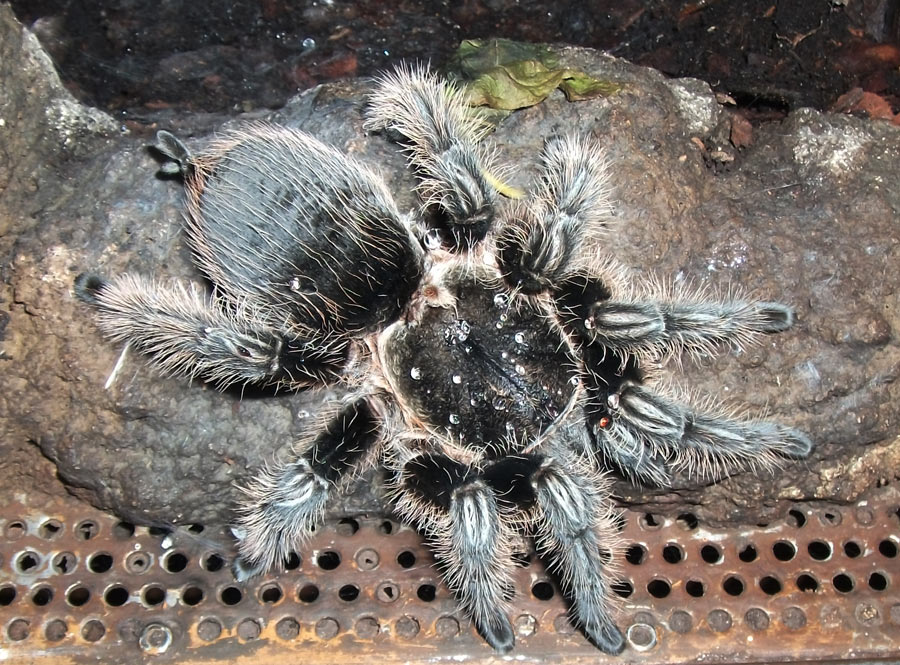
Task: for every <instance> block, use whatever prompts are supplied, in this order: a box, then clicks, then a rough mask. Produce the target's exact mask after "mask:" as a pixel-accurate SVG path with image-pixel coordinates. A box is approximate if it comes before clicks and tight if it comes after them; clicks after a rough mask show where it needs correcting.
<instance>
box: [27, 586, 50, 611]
mask: <svg viewBox="0 0 900 665" xmlns="http://www.w3.org/2000/svg"><path fill="white" fill-rule="evenodd" d="M51 600H53V589H51V588H50V587H48V586H39V587H38V588H36V589H35V590H34V591H33V592H32V594H31V602H32V603H34V604H35V605H37V606H38V607H43V606H45V605H48V604H49V603H50V601H51Z"/></svg>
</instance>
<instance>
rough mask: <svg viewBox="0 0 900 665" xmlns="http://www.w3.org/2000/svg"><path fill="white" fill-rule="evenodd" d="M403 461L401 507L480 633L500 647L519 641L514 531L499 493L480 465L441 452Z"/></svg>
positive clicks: (399, 484)
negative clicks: (511, 601)
mask: <svg viewBox="0 0 900 665" xmlns="http://www.w3.org/2000/svg"><path fill="white" fill-rule="evenodd" d="M401 464H402V466H401V467H400V473H399V474H398V478H397V481H396V486H395V488H394V492H395V500H396V505H397V508H398V510H399V511H400V513H401V514H402V515H403V516H404V517H406V518H407V519H408V520H410V521H411V522H413V523H416V524H418V526H419V528H421V529H422V531H423V532H424V533H425V535H426V536H427V537H428V539H429V541H430V543H431V545H432V547H433V549H434V551H435V555H436V557H437V558H438V559H439V561H440V563H441V564H442V565H443V566H444V570H445V571H446V572H445V575H446V580H447V583H448V585H449V586H450V588H451V589H452V590H453V591H454V592H455V593H456V594H457V596H458V597H459V599H460V602H461V604H462V605H463V607H464V609H465V610H466V611H467V612H468V614H469V615H470V616H471V617H472V620H473V621H474V622H475V626H476V627H477V629H478V631H479V633H481V635H482V636H483V637H484V639H485V640H487V642H488V644H490V645H491V646H492V647H494V649H496V650H497V651H499V652H501V653H505V652H507V651H509V650H510V649H512V647H513V646H514V644H515V634H514V633H513V629H512V625H511V624H510V621H509V617H508V616H507V610H508V602H507V596H508V593H509V592H510V591H511V590H512V589H513V579H512V567H513V563H512V560H511V556H512V549H511V546H510V543H511V539H512V536H513V531H512V527H511V526H510V522H509V520H508V519H506V518H504V517H503V516H501V506H500V504H499V502H498V499H497V495H496V494H495V492H494V490H493V489H492V488H491V487H490V485H489V484H488V482H487V480H486V479H485V478H483V477H480V475H479V473H478V471H477V470H476V469H473V468H472V467H470V466H468V465H466V464H464V463H462V462H459V461H457V460H454V459H452V458H450V457H448V456H446V455H443V454H439V453H424V454H419V455H415V456H412V457H411V458H410V459H408V460H407V461H405V462H403V463H401Z"/></svg>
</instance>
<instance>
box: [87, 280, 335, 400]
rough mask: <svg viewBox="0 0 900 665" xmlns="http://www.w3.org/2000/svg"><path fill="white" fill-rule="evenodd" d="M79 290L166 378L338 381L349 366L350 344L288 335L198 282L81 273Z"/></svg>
mask: <svg viewBox="0 0 900 665" xmlns="http://www.w3.org/2000/svg"><path fill="white" fill-rule="evenodd" d="M75 292H76V294H77V295H78V297H79V298H81V299H82V300H84V301H85V302H88V303H89V304H91V305H93V306H94V308H95V309H96V310H97V322H98V325H99V327H100V329H101V331H102V332H103V333H104V334H105V335H106V336H107V337H109V338H111V339H113V340H116V341H124V342H126V343H128V344H129V345H131V346H132V347H133V348H135V349H137V350H139V351H141V352H142V353H146V354H148V355H149V356H150V358H151V359H152V361H153V362H154V363H155V364H156V366H157V367H159V368H160V369H161V370H162V371H163V372H164V373H166V374H181V375H187V376H192V377H193V376H199V377H202V378H203V379H205V380H208V381H211V382H213V383H215V384H217V385H218V386H219V387H220V388H224V387H226V386H228V385H230V384H232V383H260V384H276V385H288V386H291V387H305V386H312V385H321V384H324V383H332V382H334V381H335V380H337V379H339V378H340V376H341V374H342V371H343V370H344V367H345V365H346V364H347V362H348V353H349V345H348V344H347V342H346V341H345V340H342V339H340V338H335V337H331V338H329V337H327V336H325V335H316V336H314V335H309V336H301V335H299V334H298V333H297V332H291V331H282V330H280V329H278V328H277V327H275V326H273V325H271V324H270V323H269V322H268V321H267V320H266V318H265V317H264V316H262V314H261V313H260V312H258V311H254V309H253V308H252V307H251V306H250V305H248V304H247V303H240V302H239V303H233V302H231V301H226V300H225V299H223V298H222V297H220V296H216V295H213V296H212V297H210V296H207V295H206V294H205V293H203V291H202V290H201V289H199V288H198V287H197V286H195V285H193V284H189V285H187V286H185V285H184V284H183V283H180V282H177V281H172V282H168V283H163V282H157V281H154V280H151V279H147V278H145V277H141V276H138V275H129V274H125V275H121V276H119V277H116V278H115V279H112V280H109V281H107V280H104V279H102V278H100V277H97V276H96V275H89V274H82V275H79V276H78V278H76V280H75Z"/></svg>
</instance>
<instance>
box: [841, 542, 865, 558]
mask: <svg viewBox="0 0 900 665" xmlns="http://www.w3.org/2000/svg"><path fill="white" fill-rule="evenodd" d="M844 554H845V555H846V556H847V557H848V558H850V559H855V558H856V557H858V556H860V555H861V554H862V547H860V546H859V543H857V542H856V541H854V540H848V541H847V542H846V543H844Z"/></svg>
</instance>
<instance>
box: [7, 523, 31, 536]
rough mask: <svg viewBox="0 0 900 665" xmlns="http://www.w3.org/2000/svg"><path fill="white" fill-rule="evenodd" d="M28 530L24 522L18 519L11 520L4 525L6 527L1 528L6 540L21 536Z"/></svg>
mask: <svg viewBox="0 0 900 665" xmlns="http://www.w3.org/2000/svg"><path fill="white" fill-rule="evenodd" d="M27 532H28V527H27V526H25V522H22V521H20V520H13V521H12V522H9V523H8V524H7V525H6V528H4V529H3V535H5V536H6V538H7V540H18V539H19V538H21V537H22V536H24V535H25V534H26V533H27Z"/></svg>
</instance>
